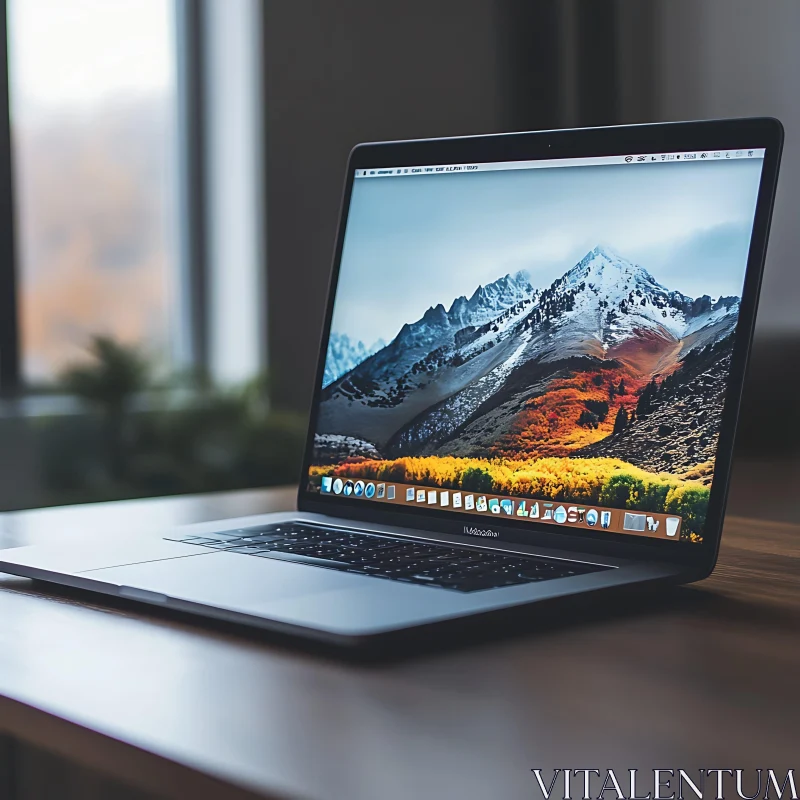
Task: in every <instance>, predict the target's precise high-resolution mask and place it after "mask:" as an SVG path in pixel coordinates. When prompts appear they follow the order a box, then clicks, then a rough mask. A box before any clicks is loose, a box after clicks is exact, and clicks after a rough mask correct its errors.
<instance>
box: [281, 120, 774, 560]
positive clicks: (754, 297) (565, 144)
mask: <svg viewBox="0 0 800 800" xmlns="http://www.w3.org/2000/svg"><path fill="white" fill-rule="evenodd" d="M782 146H783V127H782V125H781V123H780V122H779V121H778V120H776V119H772V118H748V119H733V120H713V121H701V122H678V123H661V124H651V125H625V126H618V127H612V128H581V129H566V130H554V131H537V132H526V133H507V134H490V135H485V136H467V137H459V138H450V139H422V140H409V141H397V142H380V143H369V144H360V145H357V146H356V147H355V148H354V149H353V150H352V151H351V152H350V157H349V160H348V164H347V173H346V177H345V184H344V190H343V193H342V201H341V209H340V215H339V226H338V232H337V236H336V243H335V248H334V255H333V267H332V271H331V280H330V285H329V289H328V300H327V305H326V310H325V319H324V324H323V327H322V338H321V343H320V350H319V357H318V363H317V371H316V378H315V384H314V396H313V400H312V404H311V412H310V418H309V427H308V436H307V441H306V448H305V453H304V457H303V471H302V473H301V477H300V486H299V490H298V497H297V506H298V510H300V511H304V512H312V513H320V514H327V515H330V516H336V517H343V518H348V519H353V520H358V521H363V522H367V523H376V524H381V525H398V526H402V527H405V528H416V529H420V530H429V531H435V532H438V533H444V534H450V535H463V533H464V530H463V529H464V526H465V525H466V524H472V525H474V524H475V522H476V520H478V519H480V518H482V517H484V515H481V514H474V513H470V512H463V513H460V512H459V513H457V512H453V511H447V512H443V511H439V510H437V511H430V510H428V509H427V508H419V507H416V506H409V507H408V508H406V507H404V506H396V505H391V506H390V505H388V504H381V503H378V502H369V501H365V500H361V499H357V498H346V497H344V496H330V497H328V496H325V495H320V494H317V493H314V492H309V491H308V490H307V488H306V487H307V484H308V471H309V466H310V464H311V456H312V453H313V444H314V433H315V430H316V423H317V416H318V411H319V403H320V396H321V393H322V377H323V373H324V368H325V358H326V355H327V350H328V339H329V335H330V326H331V318H332V315H333V305H334V299H335V296H336V287H337V284H338V278H339V269H340V266H341V256H342V248H343V244H344V234H345V229H346V226H347V218H348V211H349V206H350V197H351V193H352V188H353V180H354V174H355V170H356V169H365V168H383V167H405V166H412V165H422V166H424V165H437V164H452V163H481V162H483V163H488V162H498V161H535V160H542V159H552V158H581V157H599V156H615V155H627V154H637V153H642V154H645V153H658V152H676V151H694V150H737V149H739V150H741V149H757V148H764V150H765V154H764V161H763V166H762V173H761V183H760V186H759V191H758V198H757V202H756V211H755V216H754V221H753V233H752V237H751V240H750V251H749V254H748V259H747V269H746V272H745V280H744V285H743V289H742V299H741V306H740V311H739V319H738V322H737V325H736V335H735V341H734V348H733V354H732V360H731V371H730V376H729V380H728V386H727V389H726V393H725V402H724V406H723V412H722V420H721V425H720V436H719V445H718V449H717V456H716V462H715V469H714V477H713V481H712V488H711V494H710V497H709V506H708V514H707V516H706V522H705V528H704V531H703V542H702V543H688V542H670V541H666V540H661V539H655V538H649V537H640V536H636V535H631V534H620V533H608V532H604V531H599V530H594V529H592V530H587V531H586V533H585V534H583V533H582V532H577V531H576V530H575V529H573V528H570V529H562V528H559V529H557V530H556V531H554V530H553V526H552V525H547V524H546V523H534V522H531V521H529V520H519V521H517V520H513V519H510V520H507V521H506V520H501V519H500V518H495V517H492V518H491V520H489V519H486V524H487V525H490V526H491V528H492V529H494V530H497V531H498V532H499V537H498V538H496V539H490V540H487V539H481V546H488V547H491V546H503V545H506V546H507V545H508V544H510V543H511V544H513V543H515V542H516V543H520V544H526V545H537V544H538V545H541V546H545V547H559V548H562V549H564V548H577V549H580V550H582V551H584V552H596V553H598V554H604V553H605V554H610V555H612V554H613V555H614V556H619V557H630V558H646V559H648V560H668V561H672V562H680V563H685V564H686V565H687V566H690V567H692V568H694V569H695V570H698V571H700V572H702V573H707V572H709V571H710V570H711V569H712V568H713V566H714V563H715V562H716V557H717V553H718V550H719V542H720V536H721V532H722V523H723V519H724V511H725V504H726V500H727V494H728V487H729V482H730V474H731V466H732V457H733V445H734V439H735V435H736V425H737V419H738V415H739V409H740V405H741V396H742V390H743V387H744V378H745V373H746V369H747V361H748V356H749V352H750V345H751V342H752V338H753V330H754V326H755V319H756V308H757V303H758V296H759V292H760V288H761V279H762V274H763V267H764V260H765V257H766V245H767V238H768V234H769V227H770V223H771V219H772V207H773V201H774V196H775V188H776V184H777V175H778V167H779V163H780V156H781V150H782ZM386 179H387V180H388V179H389V178H386ZM484 518H485V517H484Z"/></svg>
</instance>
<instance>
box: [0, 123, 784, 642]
mask: <svg viewBox="0 0 800 800" xmlns="http://www.w3.org/2000/svg"><path fill="white" fill-rule="evenodd" d="M781 144H782V129H781V126H780V123H778V122H777V121H775V120H769V119H746V120H727V121H716V122H695V123H679V124H664V125H648V126H629V127H618V128H605V129H588V130H567V131H547V132H540V133H519V134H507V135H496V136H478V137H466V138H458V139H439V140H425V141H407V142H390V143H382V144H365V145H359V146H358V147H356V148H355V149H354V150H353V151H352V153H351V155H350V159H349V163H348V168H347V175H346V180H345V186H344V195H343V202H342V211H341V222H340V228H339V233H338V238H337V242H336V248H335V254H334V262H333V277H332V281H331V286H330V293H329V301H328V307H327V312H326V317H325V322H324V328H323V337H322V344H321V347H320V356H319V367H318V372H317V380H316V387H315V394H314V398H313V404H312V411H311V417H310V423H309V431H308V445H307V449H306V454H305V462H304V466H303V473H302V476H301V478H300V488H299V493H298V498H297V508H298V510H297V511H295V512H292V513H286V514H269V515H265V516H260V517H251V518H247V519H234V520H229V521H226V522H222V523H220V522H214V523H209V524H203V525H196V526H191V527H186V528H182V529H180V530H177V531H158V532H149V531H142V532H141V535H139V536H137V537H135V538H132V539H129V538H125V539H122V540H115V538H114V536H113V535H111V534H110V533H109V535H107V536H104V537H102V538H98V539H97V540H96V541H86V540H84V541H83V542H82V543H81V545H80V547H78V546H76V545H74V544H70V543H69V542H65V543H64V545H63V546H52V545H48V546H34V547H22V548H18V549H13V550H6V551H3V552H2V554H0V557H1V558H2V561H1V562H0V569H1V570H3V571H5V572H9V573H14V574H16V575H23V576H28V577H31V578H36V579H39V580H43V581H49V582H51V583H57V584H63V585H67V586H71V587H79V588H81V589H85V590H89V591H93V592H100V593H104V594H108V595H116V596H121V597H125V598H129V599H132V600H137V601H141V602H144V603H151V604H156V605H161V606H167V607H170V608H175V609H179V610H182V611H185V612H191V613H194V614H198V615H201V616H206V617H214V618H218V619H222V620H229V621H234V622H238V623H243V624H245V625H253V626H257V627H260V628H267V629H270V630H273V631H279V632H286V633H290V634H296V635H300V636H303V637H308V638H310V639H314V640H317V641H319V642H328V643H333V644H341V645H368V644H372V645H378V646H379V647H383V646H386V645H388V643H389V642H390V640H392V638H393V637H397V635H398V634H400V633H403V634H409V633H414V634H421V635H427V634H429V633H430V632H431V631H433V630H438V629H444V628H446V627H447V626H451V627H452V626H453V624H454V623H456V622H458V623H459V629H460V630H463V628H464V626H465V624H467V625H469V624H472V623H473V622H474V623H475V624H477V623H478V621H482V622H485V621H486V620H489V621H490V622H491V623H492V624H496V623H497V622H498V620H499V619H500V617H501V616H502V615H506V614H509V613H510V612H512V611H519V610H520V609H523V608H525V607H528V606H531V605H532V604H536V603H541V602H542V601H545V600H547V601H551V600H555V599H558V598H563V597H566V596H572V595H576V594H580V593H597V592H605V591H608V590H612V589H614V590H617V589H621V588H626V587H634V586H635V585H637V584H647V583H653V582H662V583H669V582H671V583H677V582H687V581H693V580H697V579H700V578H703V577H705V576H707V575H708V574H709V573H710V572H711V570H712V569H713V567H714V564H715V561H716V555H717V549H718V545H719V539H720V533H721V529H722V522H723V515H724V509H725V499H726V492H727V487H728V479H729V474H730V468H731V454H732V449H733V442H734V434H735V428H736V419H737V415H738V411H739V403H740V395H741V391H742V385H743V381H744V374H745V366H746V361H747V356H748V351H749V349H750V343H751V337H752V332H753V326H754V321H755V311H756V303H757V297H758V292H759V285H760V281H761V272H762V267H763V262H764V255H765V248H766V242H767V234H768V229H769V222H770V216H771V211H772V202H773V195H774V191H775V184H776V179H777V172H778V164H779V159H780V151H781ZM310 233H312V232H310ZM308 324H311V323H308ZM395 640H396V638H395Z"/></svg>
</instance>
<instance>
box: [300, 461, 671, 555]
mask: <svg viewBox="0 0 800 800" xmlns="http://www.w3.org/2000/svg"><path fill="white" fill-rule="evenodd" d="M315 488H318V489H319V491H320V493H321V494H332V495H341V496H343V497H349V498H354V499H364V500H378V501H382V502H388V503H396V504H400V505H404V506H415V507H421V508H428V509H430V510H432V509H434V508H435V509H437V510H443V511H457V512H467V513H474V514H475V515H476V517H480V516H486V517H488V518H491V517H495V518H497V519H498V520H499V521H502V519H504V518H509V517H511V518H513V519H516V520H529V521H533V522H543V523H546V524H551V525H555V526H563V527H568V528H583V529H585V530H592V529H597V530H603V531H609V532H612V533H628V534H634V535H638V536H649V537H651V538H657V539H662V538H663V539H671V540H673V541H678V540H679V539H680V530H681V518H680V517H677V516H674V515H669V514H659V513H655V512H653V513H650V512H640V511H635V510H630V511H629V510H625V509H618V508H602V507H600V506H595V505H593V504H592V503H579V502H575V501H559V500H544V499H535V498H522V497H503V496H500V495H495V494H490V493H480V492H466V491H464V490H463V489H462V490H453V489H442V488H432V487H429V486H418V485H413V484H405V483H387V482H383V481H380V482H379V481H374V480H353V479H349V478H340V477H337V476H335V475H326V476H323V477H322V478H321V479H320V481H319V483H318V484H315ZM487 522H488V520H487ZM490 524H491V523H490ZM489 533H490V534H494V535H497V534H496V533H495V532H493V531H491V529H489ZM487 535H488V534H487Z"/></svg>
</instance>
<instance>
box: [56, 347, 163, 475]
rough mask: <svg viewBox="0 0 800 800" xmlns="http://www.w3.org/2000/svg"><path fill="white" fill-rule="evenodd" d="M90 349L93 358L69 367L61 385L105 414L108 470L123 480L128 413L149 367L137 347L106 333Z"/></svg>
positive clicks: (143, 382)
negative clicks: (125, 343) (112, 337)
mask: <svg viewBox="0 0 800 800" xmlns="http://www.w3.org/2000/svg"><path fill="white" fill-rule="evenodd" d="M88 351H89V355H90V357H91V361H89V362H88V363H81V364H75V365H73V366H71V367H68V368H67V369H66V370H65V371H64V372H63V373H62V375H61V384H62V386H63V387H64V389H66V390H67V392H69V393H70V394H73V395H75V396H76V397H77V398H78V399H79V400H82V401H83V402H85V403H86V404H87V405H89V406H92V407H94V408H95V409H96V410H97V411H98V412H99V413H100V414H101V415H102V417H103V420H104V425H105V435H106V442H105V444H106V451H107V458H108V468H109V472H110V474H111V476H112V477H113V478H114V479H120V478H122V477H123V476H124V474H125V468H126V463H125V454H124V437H125V422H126V413H127V412H128V411H129V410H130V403H131V400H132V399H133V397H134V396H135V395H136V394H138V393H140V392H142V391H144V390H145V389H146V388H147V386H148V384H149V379H150V367H149V364H148V362H147V360H146V358H145V357H144V355H143V354H142V353H141V352H140V351H139V350H138V348H135V347H130V346H125V345H121V344H119V343H117V342H115V341H114V340H113V339H111V338H109V337H107V336H94V337H92V340H91V344H90V345H89V348H88Z"/></svg>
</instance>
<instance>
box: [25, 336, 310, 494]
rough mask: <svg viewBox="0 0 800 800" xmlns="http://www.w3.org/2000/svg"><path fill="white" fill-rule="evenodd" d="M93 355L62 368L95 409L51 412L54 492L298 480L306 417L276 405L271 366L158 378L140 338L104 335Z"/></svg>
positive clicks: (47, 428) (180, 489) (158, 490)
mask: <svg viewBox="0 0 800 800" xmlns="http://www.w3.org/2000/svg"><path fill="white" fill-rule="evenodd" d="M91 355H92V362H91V363H86V364H84V363H82V364H79V365H75V366H72V367H70V368H69V369H67V370H66V371H65V372H64V373H63V374H62V376H61V387H62V388H63V389H64V390H66V391H69V392H71V393H72V394H74V395H75V396H76V397H78V398H79V399H80V400H82V401H83V402H84V403H85V404H86V405H87V406H89V407H90V408H92V409H94V411H96V412H97V413H96V414H94V415H89V416H83V417H79V418H71V417H62V418H55V417H54V418H50V419H49V420H47V421H43V422H44V425H43V430H42V434H41V435H42V439H43V447H44V449H45V453H44V463H45V470H46V479H47V482H48V484H49V490H50V492H51V494H53V495H54V502H85V501H91V500H100V499H113V498H116V497H137V496H138V497H143V496H150V495H165V494H183V493H191V492H204V491H205V492H207V491H222V490H230V489H243V488H252V487H260V486H269V485H274V484H279V483H290V482H293V481H295V480H297V478H298V476H299V471H300V463H301V460H302V450H303V444H304V440H305V431H306V423H305V418H304V417H303V416H302V415H300V414H297V413H294V412H288V411H281V410H276V409H274V408H273V407H272V405H271V402H270V385H269V381H268V379H267V376H266V375H259V376H257V377H255V378H253V379H252V380H249V381H247V382H245V383H243V384H241V385H238V386H216V385H214V384H213V382H212V381H211V380H210V379H209V377H208V375H207V374H206V373H204V372H199V371H195V372H184V373H177V374H175V375H173V376H172V377H171V378H170V379H169V380H168V381H167V382H166V383H162V384H160V385H156V384H155V383H154V381H153V379H152V376H153V374H154V370H153V368H152V366H151V365H150V364H149V362H148V360H147V358H146V357H145V356H144V354H143V353H142V352H141V351H140V350H138V349H137V348H133V347H126V346H123V345H120V344H119V343H116V342H114V341H112V340H109V339H107V338H104V337H96V338H95V339H94V340H93V342H92V346H91ZM134 399H136V400H137V402H136V404H134ZM134 405H135V406H136V407H134Z"/></svg>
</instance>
